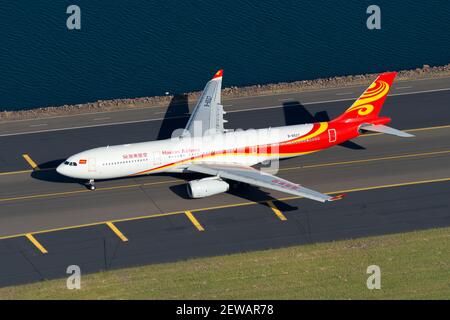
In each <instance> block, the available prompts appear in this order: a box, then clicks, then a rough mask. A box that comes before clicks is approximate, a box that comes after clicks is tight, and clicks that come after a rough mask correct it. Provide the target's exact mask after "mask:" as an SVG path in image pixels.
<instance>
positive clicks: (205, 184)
mask: <svg viewBox="0 0 450 320" xmlns="http://www.w3.org/2000/svg"><path fill="white" fill-rule="evenodd" d="M228 189H230V185H229V184H228V183H226V182H225V181H223V180H221V179H218V178H205V179H200V180H192V181H189V183H188V184H187V192H188V195H189V197H191V198H204V197H208V196H213V195H215V194H219V193H222V192H227V191H228Z"/></svg>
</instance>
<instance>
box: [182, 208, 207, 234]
mask: <svg viewBox="0 0 450 320" xmlns="http://www.w3.org/2000/svg"><path fill="white" fill-rule="evenodd" d="M184 214H185V215H186V217H188V218H189V220H191V222H192V224H193V225H194V226H195V227H196V228H197V230H198V231H205V229H204V228H203V226H202V225H201V224H200V222H198V220H197V218H196V217H194V215H193V214H192V212H191V211H185V212H184Z"/></svg>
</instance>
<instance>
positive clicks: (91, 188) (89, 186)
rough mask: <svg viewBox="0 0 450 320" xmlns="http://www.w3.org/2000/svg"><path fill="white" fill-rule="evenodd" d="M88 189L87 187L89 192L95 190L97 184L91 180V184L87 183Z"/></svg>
mask: <svg viewBox="0 0 450 320" xmlns="http://www.w3.org/2000/svg"><path fill="white" fill-rule="evenodd" d="M86 187H87V188H88V189H89V190H95V182H94V179H91V180H89V182H88V183H86Z"/></svg>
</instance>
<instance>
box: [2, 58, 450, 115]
mask: <svg viewBox="0 0 450 320" xmlns="http://www.w3.org/2000/svg"><path fill="white" fill-rule="evenodd" d="M375 76H376V74H364V75H350V76H340V77H331V78H322V79H315V80H302V81H294V82H280V83H273V84H265V85H253V86H247V87H228V88H224V89H223V90H222V98H223V99H231V98H238V97H245V96H258V95H269V94H275V93H289V92H301V91H310V90H317V89H323V88H336V87H347V86H355V85H363V84H369V83H370V82H371V81H373V79H374V78H375ZM448 76H450V64H447V65H444V66H435V67H431V66H429V65H424V66H423V67H422V68H416V69H413V70H402V71H399V73H398V76H397V80H400V81H401V80H414V79H425V78H441V77H448ZM199 94H200V91H197V92H190V93H185V94H182V95H181V96H183V97H187V98H188V101H189V104H192V103H194V101H195V100H196V99H197V98H198V96H199ZM176 98H177V97H175V100H176ZM173 99H174V96H171V95H167V96H155V97H141V98H133V99H113V100H99V101H96V102H89V103H83V104H74V105H63V106H55V107H53V106H51V107H43V108H36V109H31V110H18V111H1V112H0V122H3V121H9V120H23V119H35V118H45V117H54V116H64V115H73V114H80V113H89V112H100V111H119V110H128V109H136V108H144V107H156V106H159V107H165V106H168V105H169V103H171V102H172V103H174V101H173Z"/></svg>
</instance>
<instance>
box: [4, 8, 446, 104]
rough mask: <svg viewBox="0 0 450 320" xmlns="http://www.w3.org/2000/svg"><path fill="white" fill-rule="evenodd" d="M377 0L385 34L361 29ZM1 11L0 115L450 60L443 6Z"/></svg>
mask: <svg viewBox="0 0 450 320" xmlns="http://www.w3.org/2000/svg"><path fill="white" fill-rule="evenodd" d="M419 2H421V3H419ZM100 3H102V4H100ZM372 3H376V4H378V5H379V6H380V7H381V27H382V28H381V30H368V29H367V28H366V19H367V16H368V15H367V14H366V8H367V7H368V5H370V4H372ZM0 4H1V6H0V41H1V42H0V110H5V109H6V110H16V109H29V108H35V107H41V106H49V105H62V104H74V103H83V102H88V101H96V100H98V99H112V98H125V97H139V96H152V95H162V94H164V92H166V91H169V92H171V93H181V92H187V91H192V90H201V89H202V88H203V85H204V83H205V82H206V81H207V80H208V79H209V78H210V77H211V75H212V74H213V73H214V72H215V71H216V69H219V68H224V69H225V74H224V85H225V86H231V85H237V86H240V85H248V84H263V83H271V82H279V81H292V80H302V79H313V78H318V77H326V76H334V75H345V74H360V73H366V72H379V71H384V70H399V69H407V68H414V67H417V66H422V65H423V64H430V65H441V64H446V63H449V62H450V26H449V21H450V19H449V17H450V1H448V0H441V1H438V0H435V1H412V0H411V1H378V0H377V1H362V0H346V1H306V0H305V1H300V0H296V1H263V0H259V1H256V0H252V1H250V0H228V1H212V0H209V1H207V0H196V1H170V0H168V1H144V0H129V1H125V0H109V1H92V0H70V1H65V0H53V1H49V0H36V1H29V0H27V1H25V0H14V1H11V0H9V1H6V0H1V1H0ZM71 4H77V5H78V6H80V8H81V30H79V31H69V30H67V28H66V18H67V16H68V15H67V14H66V8H67V7H68V6H69V5H71Z"/></svg>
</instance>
